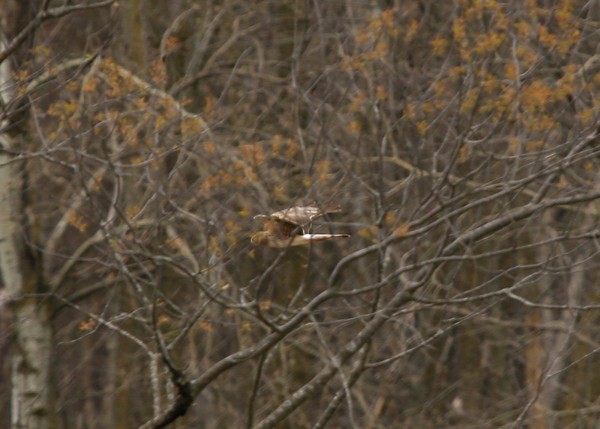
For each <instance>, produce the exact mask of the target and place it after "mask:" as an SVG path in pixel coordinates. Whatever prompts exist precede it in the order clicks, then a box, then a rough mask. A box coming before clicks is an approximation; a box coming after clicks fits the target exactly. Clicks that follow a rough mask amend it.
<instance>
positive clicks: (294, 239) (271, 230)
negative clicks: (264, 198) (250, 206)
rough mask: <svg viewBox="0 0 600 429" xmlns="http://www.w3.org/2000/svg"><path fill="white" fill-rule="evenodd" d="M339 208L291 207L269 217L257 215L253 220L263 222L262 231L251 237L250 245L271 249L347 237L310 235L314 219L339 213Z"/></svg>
mask: <svg viewBox="0 0 600 429" xmlns="http://www.w3.org/2000/svg"><path fill="white" fill-rule="evenodd" d="M340 211H341V210H340V208H339V207H332V208H328V209H325V210H321V209H320V208H319V207H315V206H302V207H291V208H289V209H285V210H280V211H278V212H275V213H273V214H271V215H264V214H261V215H257V216H254V219H258V220H261V221H262V222H263V230H262V231H259V232H257V233H255V234H254V235H252V239H251V241H252V243H253V244H256V245H263V246H271V247H287V246H298V245H302V244H308V243H311V242H313V241H323V240H330V239H332V238H341V237H349V235H348V234H310V233H309V229H310V225H311V222H312V220H313V219H314V218H316V217H319V216H323V215H325V214H329V213H338V212H340Z"/></svg>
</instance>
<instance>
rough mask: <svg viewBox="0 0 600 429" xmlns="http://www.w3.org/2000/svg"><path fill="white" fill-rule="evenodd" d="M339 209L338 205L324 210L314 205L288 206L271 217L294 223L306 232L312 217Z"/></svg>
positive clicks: (336, 211) (338, 210)
mask: <svg viewBox="0 0 600 429" xmlns="http://www.w3.org/2000/svg"><path fill="white" fill-rule="evenodd" d="M340 211H341V209H340V208H339V207H332V208H327V209H324V210H321V209H320V208H319V207H316V206H301V207H290V208H289V209H285V210H280V211H278V212H275V213H273V214H272V215H271V218H275V219H279V220H282V221H286V222H290V223H293V224H296V225H298V226H300V227H302V230H303V232H304V233H308V230H307V229H308V227H309V226H310V224H311V222H312V221H313V219H315V218H317V217H319V216H323V215H325V214H330V213H339V212H340Z"/></svg>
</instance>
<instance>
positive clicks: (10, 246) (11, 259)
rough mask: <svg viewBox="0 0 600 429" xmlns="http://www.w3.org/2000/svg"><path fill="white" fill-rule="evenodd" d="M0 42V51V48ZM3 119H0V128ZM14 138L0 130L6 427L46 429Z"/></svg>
mask: <svg viewBox="0 0 600 429" xmlns="http://www.w3.org/2000/svg"><path fill="white" fill-rule="evenodd" d="M2 46H3V45H2V43H0V50H1V48H2ZM10 76H11V73H10V67H9V61H4V62H3V63H2V65H0V88H1V89H0V97H1V99H2V103H3V104H4V105H7V104H8V102H9V101H10V99H11V97H12V96H13V94H12V89H11V88H12V85H11V80H10ZM7 125H8V123H7V122H6V121H4V123H0V129H5V128H6V126H7ZM15 138H17V139H18V138H23V136H11V135H10V134H9V133H7V132H4V133H3V134H0V285H1V286H2V287H4V288H5V289H6V292H7V295H8V300H9V301H10V302H11V303H12V305H13V309H14V314H15V323H14V324H13V326H14V336H15V340H16V341H15V347H13V349H12V351H13V356H12V376H11V381H12V383H11V384H12V385H11V389H12V395H11V398H12V404H11V428H13V429H25V428H27V429H46V428H48V427H49V426H50V424H49V419H50V417H49V412H48V411H49V410H48V400H49V395H48V388H47V387H48V371H49V361H50V340H51V335H50V334H51V331H50V326H49V320H48V309H47V305H46V304H45V303H44V302H42V301H39V300H38V299H36V297H35V293H36V292H37V291H36V290H35V288H36V286H37V284H36V280H35V279H36V276H35V275H34V273H33V272H32V267H31V264H30V262H29V261H28V259H27V258H26V257H25V252H24V250H25V248H24V241H23V231H22V228H21V222H20V216H21V213H22V209H23V207H22V204H21V201H22V199H21V191H22V186H21V175H22V173H23V171H22V166H23V164H22V163H21V162H17V161H15V160H14V159H12V158H13V157H12V155H10V152H7V150H8V151H10V150H12V149H14V148H15V146H16V144H15V140H14V139H15Z"/></svg>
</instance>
